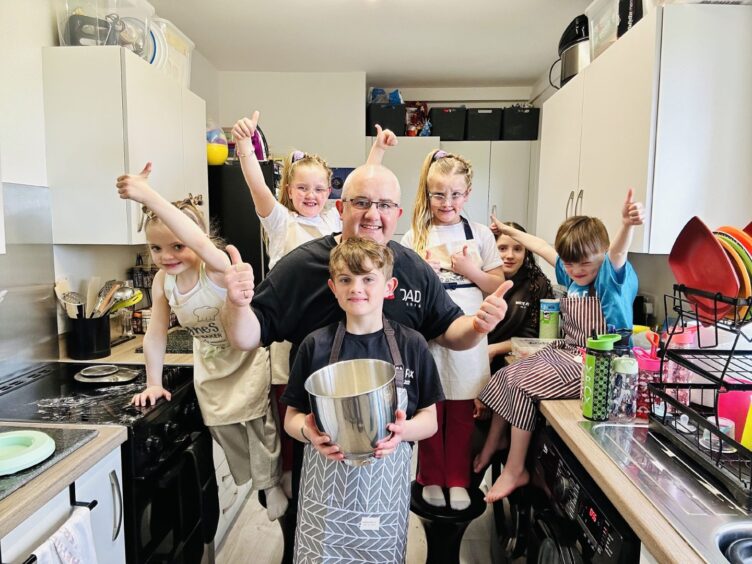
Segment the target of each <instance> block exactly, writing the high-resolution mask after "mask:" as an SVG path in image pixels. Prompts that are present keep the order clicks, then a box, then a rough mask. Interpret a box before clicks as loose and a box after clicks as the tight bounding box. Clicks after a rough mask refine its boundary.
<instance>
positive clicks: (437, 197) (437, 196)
mask: <svg viewBox="0 0 752 564" xmlns="http://www.w3.org/2000/svg"><path fill="white" fill-rule="evenodd" d="M465 196H467V192H452V193H451V194H450V195H449V196H447V195H446V194H442V193H441V192H432V193H430V194H428V197H429V198H431V199H432V200H433V201H434V202H438V203H440V204H443V203H444V202H446V201H447V200H451V201H453V202H456V201H457V200H461V199H462V198H464V197H465Z"/></svg>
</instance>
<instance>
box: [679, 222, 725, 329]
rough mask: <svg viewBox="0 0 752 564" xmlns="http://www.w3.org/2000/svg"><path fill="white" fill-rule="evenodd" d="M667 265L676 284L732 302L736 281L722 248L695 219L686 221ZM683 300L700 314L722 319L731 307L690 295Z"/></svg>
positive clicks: (708, 230) (711, 233)
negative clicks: (687, 301)
mask: <svg viewBox="0 0 752 564" xmlns="http://www.w3.org/2000/svg"><path fill="white" fill-rule="evenodd" d="M668 265H669V267H670V268H671V272H673V274H674V278H676V281H677V282H678V283H679V284H683V285H685V286H687V287H688V288H695V289H698V290H704V291H706V292H710V293H713V294H715V293H720V294H721V295H723V296H727V297H732V298H736V296H738V295H739V279H738V278H737V276H736V272H735V271H734V267H733V265H732V264H731V260H730V259H729V258H728V256H727V255H726V252H725V251H724V250H723V247H722V246H721V244H720V243H719V242H718V240H717V239H716V238H715V237H714V236H713V232H712V231H710V229H708V227H707V225H705V224H704V223H703V222H702V220H700V218H698V217H697V216H695V217H693V218H692V219H690V220H689V221H688V222H687V224H686V225H685V226H684V228H683V229H682V230H681V233H679V236H678V237H677V238H676V241H675V242H674V246H673V247H672V248H671V253H670V254H669V256H668ZM687 299H688V300H689V301H691V302H692V303H694V304H695V305H696V306H697V308H698V309H699V310H700V312H702V313H705V314H707V315H710V316H711V317H712V316H715V315H718V316H719V317H722V316H723V315H725V314H726V313H727V312H728V311H729V310H730V309H731V308H732V307H733V306H732V305H731V304H727V303H724V302H718V301H716V300H713V299H712V298H706V297H703V296H697V295H693V294H690V295H688V296H687Z"/></svg>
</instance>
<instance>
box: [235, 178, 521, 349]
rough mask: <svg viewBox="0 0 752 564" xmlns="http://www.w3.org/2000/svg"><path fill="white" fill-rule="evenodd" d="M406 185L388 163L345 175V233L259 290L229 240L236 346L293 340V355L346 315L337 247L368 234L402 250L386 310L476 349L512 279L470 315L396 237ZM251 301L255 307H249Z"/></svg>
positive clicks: (292, 258)
mask: <svg viewBox="0 0 752 564" xmlns="http://www.w3.org/2000/svg"><path fill="white" fill-rule="evenodd" d="M399 201H400V186H399V181H398V180H397V177H396V176H395V175H394V173H393V172H392V171H390V170H389V169H387V168H386V167H384V166H381V165H368V164H366V165H363V166H361V167H359V168H357V169H355V170H354V171H353V172H352V173H351V174H350V176H348V178H347V180H346V181H345V186H344V188H343V192H342V200H338V201H337V203H336V204H337V209H338V210H339V212H340V214H341V216H342V233H341V234H335V235H327V236H325V237H322V238H320V239H316V240H314V241H310V242H309V243H305V244H303V245H301V246H299V247H298V248H296V249H295V250H293V251H291V252H290V253H288V254H287V255H286V256H284V257H283V258H282V259H281V260H280V261H279V262H278V263H277V265H276V266H275V267H274V268H273V269H272V270H271V271H270V273H269V275H268V276H267V277H266V279H264V280H263V281H262V282H261V284H259V286H258V288H257V289H256V291H255V293H254V285H253V270H252V269H251V267H250V265H249V264H246V263H242V262H241V258H240V255H239V254H238V252H237V250H236V249H235V248H234V247H232V246H229V247H228V253H229V254H230V258H231V259H232V262H233V264H232V265H231V266H230V267H229V268H228V269H227V271H226V273H225V283H226V286H227V300H226V304H225V308H224V319H225V323H226V329H227V330H228V333H229V335H228V336H229V338H230V341H231V342H232V344H233V346H235V347H236V348H239V349H243V350H253V349H255V348H256V347H258V346H259V345H260V344H263V345H269V344H270V343H272V342H275V341H284V340H287V341H291V342H292V343H293V350H292V356H291V358H294V354H295V351H296V350H297V346H298V345H299V344H300V342H301V341H302V340H303V338H305V337H306V336H307V335H308V334H309V333H311V332H312V331H314V330H315V329H318V328H320V327H324V326H325V325H328V324H330V323H333V322H335V321H338V320H341V319H344V312H343V311H342V309H340V307H339V305H338V304H337V300H336V299H335V297H334V294H332V292H331V291H330V290H329V288H328V286H327V280H328V279H329V268H328V267H329V253H330V252H331V250H332V249H333V248H334V247H335V246H336V245H337V244H338V243H339V242H340V241H341V240H344V239H347V238H348V237H354V236H359V237H366V238H369V239H372V240H374V241H376V242H377V243H382V244H385V245H388V246H389V248H390V249H392V251H393V252H394V259H395V260H394V274H393V275H394V277H395V278H397V281H398V285H397V289H396V290H395V292H394V296H393V297H392V298H389V299H387V300H386V301H385V302H384V315H385V316H386V317H387V318H388V319H392V320H394V321H397V322H399V323H401V324H403V325H405V326H407V327H410V328H412V329H415V330H416V331H418V332H420V333H422V334H423V336H424V337H425V338H426V340H431V339H436V340H437V341H438V342H439V343H440V344H441V345H443V346H445V347H448V348H451V349H456V350H463V349H468V348H471V347H473V346H474V345H476V344H477V343H478V342H480V340H481V339H483V338H485V336H486V334H487V333H488V332H489V331H491V329H493V328H494V327H496V325H497V324H498V322H499V321H501V320H502V319H503V318H504V314H505V313H506V309H507V304H506V302H505V301H504V293H505V292H506V291H507V290H508V289H509V288H510V287H511V285H512V283H511V282H504V283H503V284H502V285H501V286H499V288H498V290H497V291H496V292H494V293H493V294H491V295H489V296H488V297H487V298H486V300H485V301H484V302H483V304H482V305H481V308H480V309H479V310H478V312H477V313H476V314H475V315H463V312H462V310H461V309H460V308H459V307H458V306H457V305H456V304H455V303H454V302H453V301H452V300H451V298H450V297H449V296H448V294H447V293H446V291H445V290H444V288H443V286H442V285H441V281H440V280H439V277H438V276H437V275H436V273H435V272H434V271H433V269H432V268H431V267H430V266H429V265H428V263H427V262H426V261H425V260H423V259H422V258H421V257H420V256H419V255H417V254H416V253H415V252H413V251H412V250H410V249H408V248H406V247H403V246H402V245H400V244H399V243H396V242H394V241H392V240H391V238H392V235H394V231H395V229H396V227H397V220H398V219H399V217H400V216H401V215H402V208H401V207H400V204H399ZM249 304H250V305H251V307H250V308H249V307H248V306H249Z"/></svg>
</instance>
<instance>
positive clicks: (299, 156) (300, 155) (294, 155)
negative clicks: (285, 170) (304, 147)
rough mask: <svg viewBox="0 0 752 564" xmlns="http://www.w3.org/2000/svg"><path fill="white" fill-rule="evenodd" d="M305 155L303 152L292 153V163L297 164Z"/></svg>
mask: <svg viewBox="0 0 752 564" xmlns="http://www.w3.org/2000/svg"><path fill="white" fill-rule="evenodd" d="M305 156H306V154H305V153H304V152H303V151H293V153H292V162H294V163H295V162H298V161H299V160H300V159H304V158H305Z"/></svg>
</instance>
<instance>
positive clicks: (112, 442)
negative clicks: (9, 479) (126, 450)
mask: <svg viewBox="0 0 752 564" xmlns="http://www.w3.org/2000/svg"><path fill="white" fill-rule="evenodd" d="M0 425H2V426H7V427H23V428H25V429H28V428H36V427H45V428H48V429H49V428H50V427H52V428H56V429H65V428H71V429H93V430H95V431H98V434H97V436H96V437H94V438H93V439H91V440H90V441H89V442H88V443H86V444H84V445H82V446H81V447H79V448H77V449H76V450H75V451H73V452H72V453H71V454H69V455H68V456H66V457H65V458H63V459H62V460H60V461H59V462H58V463H57V464H55V465H53V466H52V467H50V468H49V469H48V470H47V471H45V472H43V473H42V474H40V475H39V476H37V477H36V478H34V479H33V480H31V481H30V482H28V483H26V484H24V485H23V486H22V487H20V488H19V489H18V490H16V491H15V492H13V493H12V494H10V495H9V496H8V497H6V498H5V499H3V500H2V501H0V538H2V537H4V536H5V535H7V534H8V533H9V532H10V531H12V530H13V529H14V528H16V527H17V526H18V525H20V524H21V523H22V522H23V521H25V520H26V519H28V518H29V517H30V516H31V515H32V514H33V513H34V512H35V511H37V510H38V509H39V508H40V507H42V506H43V505H44V504H45V503H47V502H48V501H50V500H51V499H52V498H53V497H55V496H56V495H57V494H59V493H60V492H61V491H62V490H63V488H66V487H67V486H68V485H69V484H71V483H72V482H75V481H76V480H77V479H78V478H79V477H81V476H82V475H83V474H84V473H86V472H87V471H88V470H89V469H90V468H91V467H93V466H94V465H95V464H96V463H97V462H99V461H100V460H101V459H102V458H104V456H105V455H106V454H108V453H109V452H111V451H112V450H113V449H115V448H118V447H119V446H120V445H121V444H123V443H124V442H125V441H126V440H127V439H128V431H127V429H126V428H125V427H121V426H119V425H80V424H78V423H76V424H67V423H49V422H44V423H29V422H19V421H0Z"/></svg>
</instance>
